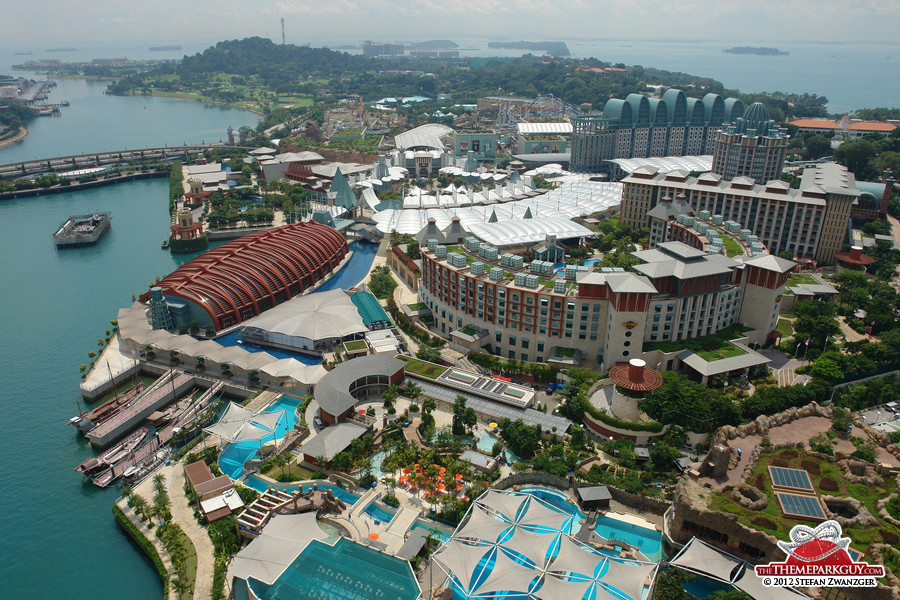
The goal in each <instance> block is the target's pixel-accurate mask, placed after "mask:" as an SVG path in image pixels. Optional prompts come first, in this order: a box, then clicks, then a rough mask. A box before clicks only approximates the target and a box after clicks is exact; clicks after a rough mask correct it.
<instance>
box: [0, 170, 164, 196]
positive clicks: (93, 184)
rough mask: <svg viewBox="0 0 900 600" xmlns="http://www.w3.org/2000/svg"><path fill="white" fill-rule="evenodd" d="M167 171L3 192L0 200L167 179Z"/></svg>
mask: <svg viewBox="0 0 900 600" xmlns="http://www.w3.org/2000/svg"><path fill="white" fill-rule="evenodd" d="M168 176H169V171H168V170H165V171H152V172H149V173H132V174H131V175H119V176H116V177H107V178H106V179H98V180H96V181H85V182H83V183H73V184H70V185H55V186H53V187H48V188H34V189H31V190H17V191H15V192H4V193H2V194H0V200H15V199H17V198H33V197H35V196H46V195H48V194H65V193H68V192H77V191H79V190H91V189H94V188H98V187H104V186H107V185H115V184H117V183H125V182H127V181H138V180H140V179H153V178H155V177H168Z"/></svg>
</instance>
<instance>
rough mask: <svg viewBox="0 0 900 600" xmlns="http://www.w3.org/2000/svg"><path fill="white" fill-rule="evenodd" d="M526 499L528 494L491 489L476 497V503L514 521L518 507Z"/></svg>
mask: <svg viewBox="0 0 900 600" xmlns="http://www.w3.org/2000/svg"><path fill="white" fill-rule="evenodd" d="M527 499H528V496H525V495H519V494H507V493H504V492H498V491H497V490H493V489H492V490H488V491H487V492H486V493H485V494H484V495H483V496H481V498H479V499H478V503H479V504H481V505H482V506H484V507H486V508H488V509H490V510H492V511H494V512H498V513H500V514H501V515H503V516H504V517H506V518H507V519H509V520H510V522H515V520H516V514H517V513H518V511H519V507H521V506H522V503H523V502H525V500H527Z"/></svg>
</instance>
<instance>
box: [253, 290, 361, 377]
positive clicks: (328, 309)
mask: <svg viewBox="0 0 900 600" xmlns="http://www.w3.org/2000/svg"><path fill="white" fill-rule="evenodd" d="M243 325H244V327H255V328H258V329H262V330H265V331H268V332H271V333H281V334H283V335H287V336H291V337H303V338H306V339H309V340H313V341H317V340H324V339H333V338H343V337H345V336H348V335H352V334H355V333H364V332H366V331H368V330H369V329H368V327H366V326H365V324H364V323H363V320H362V317H360V316H359V311H357V310H356V305H354V304H353V301H352V300H350V296H349V295H347V293H346V292H344V291H343V290H329V291H326V292H316V293H314V294H306V295H304V296H298V297H296V298H292V299H291V300H288V301H287V302H282V303H281V304H279V305H277V306H275V307H273V308H270V309H269V310H267V311H265V312H264V313H262V314H261V315H259V316H257V317H253V318H252V319H248V320H247V321H244V324H243ZM273 360H274V357H273Z"/></svg>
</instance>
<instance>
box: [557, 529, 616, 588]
mask: <svg viewBox="0 0 900 600" xmlns="http://www.w3.org/2000/svg"><path fill="white" fill-rule="evenodd" d="M605 560H607V557H606V556H602V555H600V554H597V553H595V552H594V551H593V550H591V549H590V548H588V547H587V546H582V545H581V544H579V543H578V542H575V541H573V540H572V539H571V538H569V537H566V536H562V537H561V538H560V540H559V551H558V552H557V554H556V558H554V559H553V562H551V563H550V566H549V567H547V570H548V571H556V572H569V573H577V574H578V575H581V576H583V577H587V578H589V579H593V578H594V573H596V570H597V565H599V564H600V563H602V562H603V561H605Z"/></svg>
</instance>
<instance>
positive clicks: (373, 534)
mask: <svg viewBox="0 0 900 600" xmlns="http://www.w3.org/2000/svg"><path fill="white" fill-rule="evenodd" d="M369 539H370V540H377V539H378V534H377V533H370V534H369Z"/></svg>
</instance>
